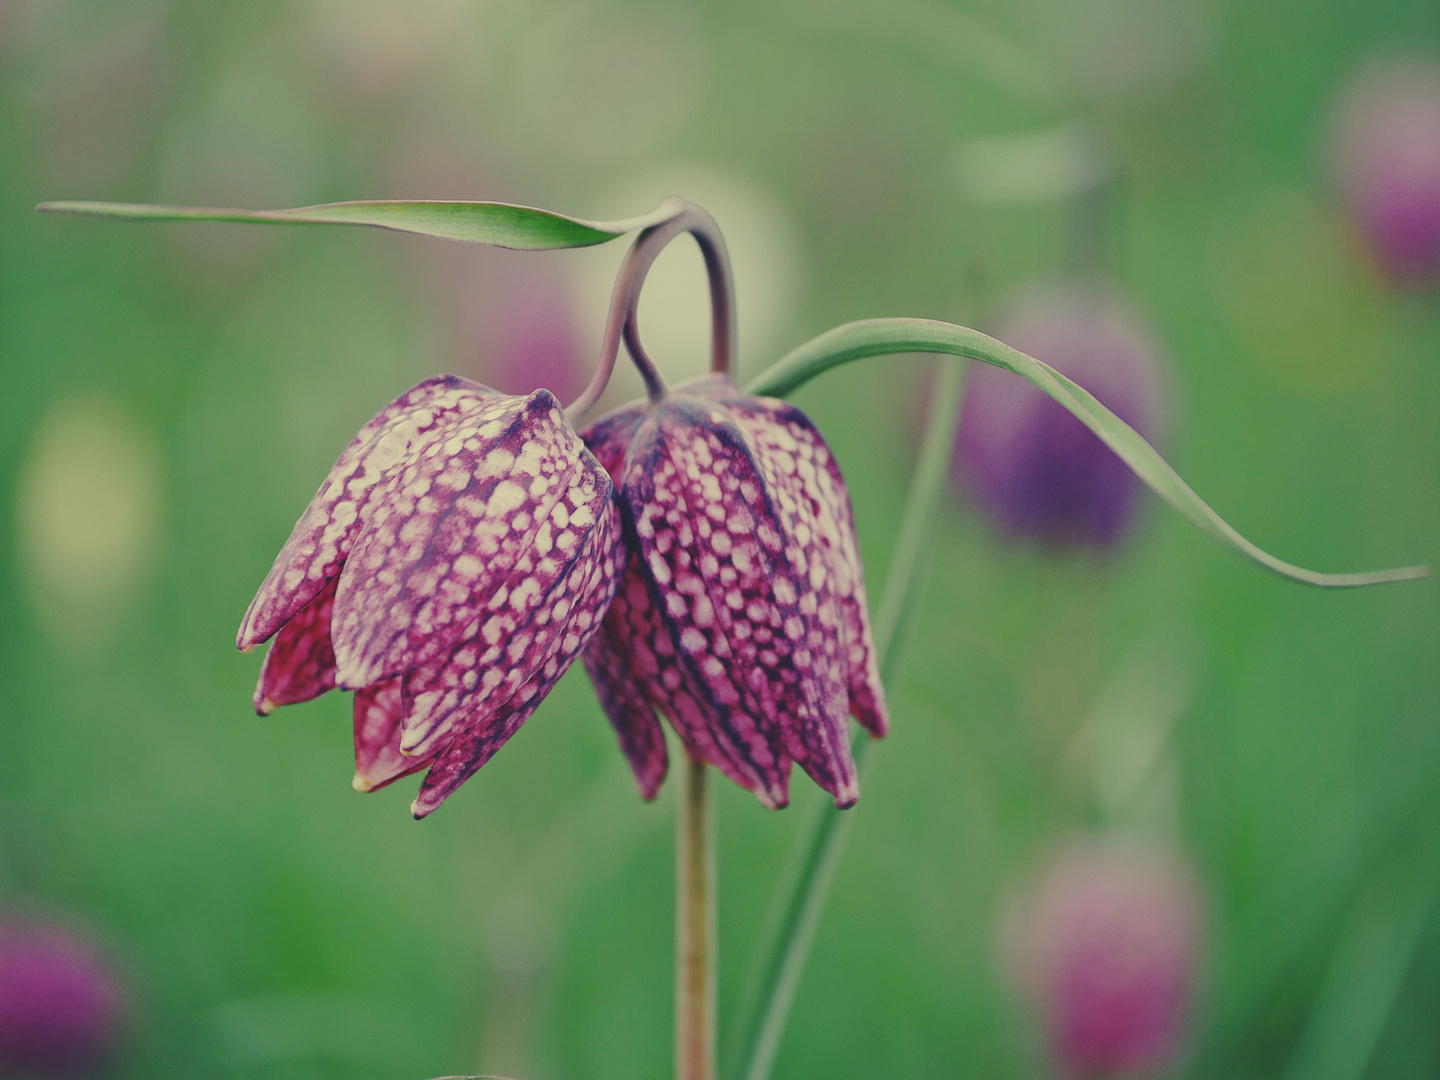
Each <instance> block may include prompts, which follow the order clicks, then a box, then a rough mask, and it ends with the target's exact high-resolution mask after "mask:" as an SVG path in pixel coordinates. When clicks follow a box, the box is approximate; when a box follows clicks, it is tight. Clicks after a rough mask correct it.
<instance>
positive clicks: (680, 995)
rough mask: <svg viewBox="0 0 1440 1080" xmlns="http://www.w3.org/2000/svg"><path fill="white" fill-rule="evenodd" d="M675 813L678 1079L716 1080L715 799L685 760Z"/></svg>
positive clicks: (702, 775) (705, 778)
mask: <svg viewBox="0 0 1440 1080" xmlns="http://www.w3.org/2000/svg"><path fill="white" fill-rule="evenodd" d="M680 777H681V782H680V791H679V792H678V799H677V803H676V813H675V1078H676V1080H715V957H716V943H715V921H716V920H715V899H716V897H715V799H714V790H713V788H712V786H711V784H710V777H709V773H708V771H707V769H706V766H705V763H704V762H702V761H696V760H695V759H694V758H692V757H690V756H689V755H688V754H687V755H685V767H684V768H682V769H681V770H680Z"/></svg>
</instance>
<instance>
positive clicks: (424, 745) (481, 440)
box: [237, 375, 625, 817]
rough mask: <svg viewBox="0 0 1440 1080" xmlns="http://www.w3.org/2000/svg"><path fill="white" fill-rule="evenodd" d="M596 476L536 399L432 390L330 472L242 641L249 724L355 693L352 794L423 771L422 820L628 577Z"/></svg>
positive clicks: (545, 681) (442, 379)
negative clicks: (264, 651)
mask: <svg viewBox="0 0 1440 1080" xmlns="http://www.w3.org/2000/svg"><path fill="white" fill-rule="evenodd" d="M624 557H625V552H624V547H623V545H622V544H621V543H620V519H619V514H618V512H617V510H616V507H615V504H614V502H613V500H612V499H611V482H610V477H609V476H608V475H607V473H606V471H605V470H604V469H603V468H602V467H601V466H600V464H599V462H597V461H596V460H595V458H594V456H593V455H592V454H591V453H590V452H589V451H588V450H586V449H585V446H584V445H583V444H582V443H581V441H580V439H579V437H578V436H577V435H576V434H575V432H574V430H573V429H572V428H571V427H570V425H569V423H568V421H567V420H566V419H565V415H564V413H563V412H562V411H561V408H560V405H559V403H558V402H557V401H556V399H555V397H554V396H553V395H552V394H551V393H550V392H549V391H548V390H536V391H535V392H534V393H532V394H529V395H528V396H523V397H517V396H511V395H507V394H500V393H497V392H496V391H494V390H491V389H489V388H487V387H484V386H480V385H478V384H476V383H473V382H470V381H468V380H466V379H461V378H457V377H456V376H453V375H441V376H436V377H434V378H431V379H427V380H425V381H424V382H422V383H420V384H419V385H417V386H415V387H413V388H412V389H410V390H408V391H407V392H406V393H404V394H402V395H401V396H400V397H398V398H396V399H395V401H393V402H391V403H390V404H389V405H388V406H386V407H385V408H384V409H382V410H381V411H380V412H379V413H378V414H377V415H376V416H375V418H374V419H372V420H371V421H370V422H369V423H368V424H366V425H365V427H364V428H362V429H361V431H360V433H359V434H358V435H357V436H356V437H355V439H354V441H352V442H351V443H350V445H349V446H348V447H346V449H345V451H344V452H343V453H342V454H341V455H340V458H339V460H338V461H336V463H335V466H334V468H332V469H331V470H330V475H329V477H327V478H326V480H325V483H324V484H323V485H322V486H321V488H320V490H319V492H318V493H317V494H316V495H315V498H314V499H312V500H311V502H310V505H309V507H308V508H307V509H306V511H305V513H304V514H303V515H302V516H301V518H300V520H299V522H298V523H297V524H296V526H295V530H294V532H292V533H291V535H290V539H289V541H288V542H287V543H286V544H285V547H284V549H283V550H282V551H281V552H280V555H279V557H278V558H277V559H276V560H275V565H274V567H273V568H272V569H271V571H270V574H269V576H268V577H267V578H266V579H265V582H264V584H263V585H261V587H260V591H259V593H257V594H256V596H255V599H254V601H253V602H252V603H251V605H250V610H249V611H248V612H247V613H246V615H245V620H244V623H243V624H242V625H241V627H240V633H239V637H238V640H237V644H238V645H239V646H240V648H242V649H246V650H248V649H250V648H253V647H254V646H255V645H257V644H259V643H260V642H262V641H265V640H266V639H267V638H269V637H270V636H271V635H272V634H273V635H276V637H275V642H274V644H273V645H271V647H270V652H269V654H268V655H267V656H266V657H265V663H264V666H263V667H262V669H261V672H260V682H259V686H258V687H257V688H256V691H255V707H256V709H257V711H259V712H260V713H262V714H263V713H266V712H269V711H270V710H271V709H272V708H274V707H275V706H276V705H285V704H291V703H294V702H299V701H306V700H309V699H310V698H313V697H316V696H317V695H319V694H322V693H324V692H325V691H326V690H329V689H331V688H332V687H336V686H338V687H340V688H342V689H346V690H354V691H355V692H356V693H355V707H354V714H355V763H356V775H355V786H356V788H358V789H359V790H361V791H371V790H374V789H376V788H380V787H383V786H384V785H386V784H389V783H391V782H392V781H394V780H397V779H399V778H400V777H402V776H405V775H407V774H409V773H412V772H415V771H417V770H419V769H421V768H424V767H425V766H427V765H428V766H429V767H430V772H429V775H427V776H426V778H425V780H424V782H423V783H422V784H421V787H420V793H419V796H418V797H417V798H416V800H415V803H414V805H413V807H412V810H413V812H414V814H415V816H416V817H424V816H425V815H426V814H429V813H430V812H432V811H433V810H435V809H436V808H437V807H438V806H439V805H440V804H441V803H442V802H443V801H444V800H445V799H446V797H447V796H449V795H450V793H451V792H453V791H454V790H455V789H456V788H457V787H459V786H460V784H462V783H463V782H464V781H465V780H467V779H468V778H469V777H470V776H471V775H473V774H474V772H475V770H477V769H478V768H480V766H481V765H483V764H484V763H485V762H486V761H488V760H489V759H490V757H491V756H492V755H493V754H494V753H495V751H496V750H498V749H499V748H500V747H501V746H502V745H503V744H504V743H505V742H506V740H508V739H509V738H510V736H511V735H513V734H514V733H515V732H516V730H518V729H519V727H520V725H521V724H522V723H524V722H525V720H526V719H528V718H529V716H530V714H531V713H532V712H534V710H535V708H536V706H537V705H539V703H540V701H541V699H542V698H544V696H545V695H546V694H547V693H549V691H550V689H551V688H552V687H553V686H554V685H555V683H556V681H558V680H559V678H560V676H561V675H562V674H564V672H565V670H566V669H567V668H568V667H569V666H570V663H571V662H572V661H573V660H574V659H575V657H576V656H577V655H579V653H580V650H581V649H582V648H583V647H584V646H585V643H586V642H587V641H588V640H589V639H590V637H591V635H592V634H594V633H595V631H596V630H597V629H598V627H599V625H600V619H601V616H602V615H603V613H604V611H605V608H606V606H607V605H608V604H609V602H610V597H611V595H612V594H613V592H614V590H615V587H616V585H617V583H618V582H619V578H620V573H621V572H622V571H623V569H624Z"/></svg>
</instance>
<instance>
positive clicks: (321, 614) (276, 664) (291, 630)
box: [254, 578, 335, 716]
mask: <svg viewBox="0 0 1440 1080" xmlns="http://www.w3.org/2000/svg"><path fill="white" fill-rule="evenodd" d="M334 604H335V579H334V578H332V579H331V580H330V583H329V584H328V585H326V586H325V588H323V589H322V590H320V594H319V595H318V596H316V597H315V599H313V600H311V601H310V603H308V604H306V605H305V606H304V607H303V608H301V609H300V610H299V611H298V612H297V613H296V614H295V617H294V618H292V619H291V620H290V621H289V622H287V623H286V624H285V625H284V626H283V627H281V628H280V633H279V634H278V635H277V636H276V638H275V640H274V641H273V642H272V643H271V645H270V651H269V652H267V653H266V654H265V662H264V663H263V664H261V665H260V681H259V683H258V684H257V685H256V687H255V697H254V702H255V711H256V712H257V713H259V714H260V715H261V716H266V715H268V714H269V713H270V712H272V711H273V710H274V708H275V706H277V705H294V704H296V703H297V702H301V701H309V700H310V699H311V698H317V697H319V696H320V695H321V694H323V693H325V691H327V690H333V689H334V688H335V651H334V649H332V648H331V647H330V611H331V608H332V607H333V606H334Z"/></svg>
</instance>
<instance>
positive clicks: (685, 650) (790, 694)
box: [622, 394, 854, 805]
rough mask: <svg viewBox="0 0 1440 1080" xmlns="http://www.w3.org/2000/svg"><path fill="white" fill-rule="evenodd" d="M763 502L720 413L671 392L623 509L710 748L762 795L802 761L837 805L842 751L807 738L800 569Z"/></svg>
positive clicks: (844, 797) (809, 654)
mask: <svg viewBox="0 0 1440 1080" xmlns="http://www.w3.org/2000/svg"><path fill="white" fill-rule="evenodd" d="M773 494H778V493H775V492H773V491H772V489H771V487H770V485H769V484H768V483H767V481H766V478H765V476H764V474H763V470H762V468H761V466H760V465H759V464H758V463H757V461H756V459H755V456H754V451H753V449H752V448H751V447H750V446H749V445H748V444H747V442H746V441H745V439H744V436H743V434H742V433H741V432H740V430H739V429H738V428H737V427H736V426H735V425H734V424H733V423H732V422H731V420H730V419H729V417H728V415H727V413H726V410H725V409H724V407H723V406H720V405H717V404H712V403H709V402H703V401H698V400H696V399H694V398H692V397H688V396H684V395H680V394H675V395H672V396H671V397H669V398H667V399H666V400H665V401H664V402H662V403H661V404H660V405H659V406H657V407H656V410H655V414H654V418H653V420H652V421H651V422H649V423H647V424H646V425H645V426H644V427H642V428H641V429H640V430H639V432H638V433H637V436H636V440H635V443H634V444H633V445H632V447H631V452H630V457H629V460H628V462H627V465H626V476H625V486H624V489H623V493H622V498H623V499H624V500H625V501H626V503H627V504H628V505H629V508H630V513H631V515H632V521H633V531H634V535H635V537H636V539H637V543H638V546H639V551H640V556H641V565H642V568H643V569H644V571H645V573H646V576H647V579H648V582H649V584H650V586H651V590H652V598H653V599H654V601H655V603H656V609H657V611H658V612H659V615H660V617H661V618H662V619H664V620H665V622H666V623H667V624H668V625H669V627H670V630H671V635H672V638H673V640H674V644H675V647H676V652H677V655H678V656H679V657H680V659H681V662H682V664H683V665H684V667H685V668H686V669H687V670H688V672H689V673H690V675H691V678H690V679H689V680H687V681H688V682H689V683H690V688H691V689H699V688H703V689H704V691H705V696H706V697H708V699H709V701H708V704H710V705H711V706H712V707H713V708H714V709H715V710H716V712H717V713H718V714H719V716H720V720H721V723H720V725H719V726H720V729H721V732H723V736H720V735H717V739H722V738H723V741H725V742H728V743H729V744H730V745H729V747H728V748H730V749H733V750H734V751H738V752H739V753H740V754H741V756H742V757H743V759H744V760H745V761H746V762H747V763H748V764H749V766H750V767H751V768H752V769H753V770H754V771H755V772H757V773H759V774H760V775H762V776H765V777H766V779H767V780H769V781H770V784H769V786H771V787H772V789H773V787H774V782H773V778H774V777H775V775H776V773H777V772H778V771H779V770H780V769H781V768H784V769H786V770H788V764H789V762H788V756H794V757H795V758H796V759H797V760H798V759H799V754H798V753H797V752H796V751H797V750H799V751H800V752H803V753H805V754H806V755H807V758H808V759H809V760H807V762H806V764H807V765H808V766H809V767H810V770H811V771H812V773H813V774H815V775H816V779H817V781H820V782H821V783H822V786H824V787H826V788H827V790H831V791H832V792H833V793H834V794H835V796H836V798H837V800H839V801H841V802H842V803H845V804H847V805H848V803H849V802H852V801H853V790H852V789H853V788H854V776H853V767H851V768H850V769H849V770H848V773H847V771H846V769H845V766H846V764H847V763H848V747H846V749H844V750H842V749H841V748H840V747H836V746H833V745H830V743H823V742H821V743H817V742H816V741H815V740H814V739H813V738H812V737H811V734H810V732H811V731H812V729H813V728H814V727H815V725H816V724H823V723H824V720H825V707H826V704H825V703H826V693H827V692H826V689H825V687H824V685H823V672H824V669H823V666H822V665H823V656H824V653H823V647H824V641H823V639H822V638H820V637H817V638H816V643H817V644H818V647H819V648H820V649H821V652H820V653H819V654H814V652H813V650H814V649H815V648H816V644H812V643H811V640H810V638H811V635H810V623H811V622H813V621H815V618H816V614H815V613H809V614H807V612H806V611H804V610H803V609H802V608H801V604H800V601H801V596H802V589H803V584H802V581H801V579H800V578H799V577H797V574H799V573H800V572H801V570H800V569H799V568H798V567H797V566H795V565H792V562H791V555H792V554H793V552H792V550H791V549H792V548H793V547H794V544H793V543H792V542H791V541H790V538H788V537H787V535H786V528H785V523H784V522H783V521H782V519H781V516H780V512H779V509H778V508H777V504H776V503H775V501H774V500H773V499H772V495H773ZM817 668H819V669H820V670H821V671H822V677H817V674H816V671H817ZM842 741H843V740H842ZM831 742H833V740H831ZM821 754H823V755H824V756H823V757H819V756H818V755H821ZM832 766H833V768H832ZM776 795H778V792H774V791H773V790H772V792H771V797H772V798H774V797H775V796H776Z"/></svg>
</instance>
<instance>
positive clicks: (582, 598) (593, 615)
mask: <svg viewBox="0 0 1440 1080" xmlns="http://www.w3.org/2000/svg"><path fill="white" fill-rule="evenodd" d="M619 524H620V523H619V520H618V512H617V511H616V510H615V508H614V505H613V503H612V504H608V505H607V510H606V513H605V514H604V516H603V517H602V518H601V522H600V525H599V527H597V528H596V529H595V530H593V531H592V533H591V535H590V537H589V539H588V541H587V543H586V545H585V552H584V555H583V557H582V558H579V559H577V560H575V562H574V563H573V564H572V565H571V568H570V571H569V573H568V574H567V575H566V578H565V580H564V581H563V582H562V583H561V585H560V586H559V587H558V588H557V590H556V591H557V592H561V591H563V592H565V593H568V594H569V596H571V597H573V598H574V601H573V606H571V608H570V610H569V612H568V614H567V615H565V616H563V617H562V616H560V615H558V614H557V615H556V621H557V622H561V623H562V625H561V629H560V632H557V633H555V634H554V635H553V637H552V639H551V645H550V649H549V651H548V655H546V656H545V657H543V662H542V663H541V664H540V665H539V667H538V668H537V669H536V670H535V671H534V672H533V674H531V676H530V677H529V678H528V679H526V680H525V682H524V683H522V684H521V686H520V687H519V689H518V690H516V691H515V694H514V696H513V697H511V698H510V700H508V701H506V702H505V703H504V704H503V705H501V706H500V708H498V709H496V710H494V711H493V712H489V713H488V715H486V714H484V713H482V714H481V718H479V719H477V720H476V722H474V723H471V724H469V725H468V726H466V727H464V728H462V729H461V730H460V732H459V734H457V735H456V736H455V737H454V739H453V740H452V741H451V742H450V743H449V745H448V746H446V747H445V748H444V749H443V750H442V751H441V752H440V754H439V755H438V756H437V757H436V758H435V763H434V764H433V765H432V766H431V767H430V772H429V773H428V774H427V775H426V777H425V780H424V782H423V783H422V784H421V785H420V792H419V794H418V795H417V796H416V798H415V802H414V803H413V804H412V805H411V807H410V810H411V813H412V814H414V815H415V817H416V818H417V819H418V818H423V817H425V816H426V815H428V814H431V813H433V812H434V811H435V810H436V809H437V808H438V807H439V806H440V804H441V803H443V802H444V801H445V800H446V799H447V798H449V796H450V794H451V793H452V792H453V791H454V790H455V789H456V788H458V787H459V786H460V785H461V784H463V783H464V782H465V781H466V780H468V779H469V778H470V777H471V776H473V775H474V774H475V772H476V770H478V769H479V768H480V767H481V766H482V765H484V764H485V763H486V762H487V761H489V760H490V758H491V757H493V756H494V754H495V752H496V751H497V750H499V749H500V747H502V746H504V745H505V743H506V742H507V741H508V740H509V739H510V737H511V736H512V735H514V734H515V732H516V731H518V730H520V726H521V725H522V724H523V723H525V721H526V720H528V719H529V718H530V715H531V714H532V713H533V712H534V711H535V710H536V708H537V707H539V705H540V702H541V701H542V700H544V698H545V695H546V694H548V693H549V692H550V691H551V689H553V688H554V686H555V684H556V683H557V682H558V681H559V680H560V676H562V675H564V674H565V672H566V670H567V669H568V668H569V667H570V665H571V664H572V663H573V662H574V660H575V658H576V657H577V656H578V655H579V654H580V651H581V650H582V649H584V648H585V646H586V644H587V643H588V642H589V641H590V639H591V638H592V636H593V635H594V634H595V633H596V631H598V630H599V628H600V623H601V619H602V616H603V615H604V612H605V609H606V607H607V606H608V605H609V604H610V600H611V597H613V596H614V594H615V588H616V585H617V584H618V583H619V580H620V576H621V574H622V573H623V571H624V567H625V556H626V552H625V547H624V545H623V544H621V543H619Z"/></svg>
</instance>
